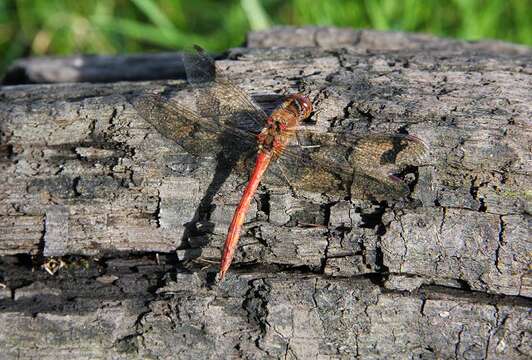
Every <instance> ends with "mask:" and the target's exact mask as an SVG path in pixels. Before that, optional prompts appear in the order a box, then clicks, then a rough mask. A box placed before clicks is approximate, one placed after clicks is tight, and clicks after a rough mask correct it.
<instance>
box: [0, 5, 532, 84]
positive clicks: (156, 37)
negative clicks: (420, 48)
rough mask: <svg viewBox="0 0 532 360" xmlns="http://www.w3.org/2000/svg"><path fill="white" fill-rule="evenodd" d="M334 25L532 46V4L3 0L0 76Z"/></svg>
mask: <svg viewBox="0 0 532 360" xmlns="http://www.w3.org/2000/svg"><path fill="white" fill-rule="evenodd" d="M274 25H335V26H349V27H353V28H372V29H379V30H388V29H392V30H405V31H416V32H427V33H432V34H436V35H440V36H447V37H456V38H462V39H469V40H476V39H486V38H491V39H501V40H506V41H512V42H516V43H522V44H527V45H532V0H351V1H349V0H308V1H306V0H227V1H216V0H90V1H89V0H86V1H85V0H0V54H1V57H0V76H1V74H2V73H3V72H4V71H5V69H6V67H7V66H8V65H9V64H10V63H11V62H12V61H13V60H14V59H16V58H19V57H24V56H30V55H45V54H46V55H48V54H51V55H67V54H73V53H93V54H94V53H96V54H114V53H125V52H146V51H161V50H173V49H181V48H183V47H185V46H189V45H190V44H192V43H198V44H201V45H202V46H203V47H205V48H207V49H208V50H211V51H219V50H223V49H226V48H228V47H231V46H238V45H241V44H242V43H243V41H244V39H245V34H246V32H247V31H249V30H261V29H265V28H268V27H270V26H274Z"/></svg>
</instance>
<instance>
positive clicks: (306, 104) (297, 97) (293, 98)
mask: <svg viewBox="0 0 532 360" xmlns="http://www.w3.org/2000/svg"><path fill="white" fill-rule="evenodd" d="M287 102H288V103H289V104H290V105H292V104H293V106H295V107H296V109H297V110H298V112H299V116H300V119H301V120H304V119H306V118H308V117H309V116H310V113H312V103H311V102H310V100H309V99H308V98H307V97H306V96H305V95H301V94H293V95H290V96H289V97H288V99H287Z"/></svg>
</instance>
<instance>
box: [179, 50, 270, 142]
mask: <svg viewBox="0 0 532 360" xmlns="http://www.w3.org/2000/svg"><path fill="white" fill-rule="evenodd" d="M183 64H184V66H185V72H186V75H187V81H188V82H189V83H190V84H191V85H192V86H194V87H195V88H196V92H197V97H196V106H197V109H198V113H199V114H200V115H201V116H206V117H211V118H212V117H215V116H216V117H218V118H219V121H221V122H229V121H230V122H231V123H232V124H233V125H234V126H238V127H240V128H247V129H249V130H250V131H256V132H258V131H260V129H261V128H262V127H263V126H264V124H265V122H266V119H267V117H268V116H267V115H266V113H265V112H264V111H263V110H262V109H261V108H260V107H259V106H258V105H256V104H255V103H254V102H253V100H252V99H251V98H250V97H249V95H248V94H246V93H245V92H244V91H243V90H242V89H241V88H240V87H238V86H237V85H235V84H234V83H233V82H232V81H231V80H230V79H229V78H228V77H227V76H226V75H224V74H223V73H222V72H221V71H219V70H218V69H216V65H215V62H214V60H213V59H212V58H211V57H210V56H208V55H207V54H206V53H205V51H204V50H203V49H202V48H200V47H199V46H195V52H190V53H185V54H184V55H183Z"/></svg>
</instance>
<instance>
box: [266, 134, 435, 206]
mask: <svg viewBox="0 0 532 360" xmlns="http://www.w3.org/2000/svg"><path fill="white" fill-rule="evenodd" d="M299 135H300V136H299V144H293V146H290V147H288V148H287V149H286V150H285V152H284V153H283V155H282V157H281V159H280V160H279V163H280V164H279V165H280V168H281V169H288V170H285V171H283V173H284V174H282V173H280V170H279V171H277V172H275V171H272V173H273V176H275V177H279V176H281V177H284V178H286V179H287V180H288V182H289V183H290V184H292V186H294V187H295V186H297V187H299V188H302V189H305V190H309V191H314V192H327V193H335V192H340V193H344V194H345V193H350V194H351V196H353V197H355V198H369V199H376V200H383V199H397V198H401V197H404V196H405V195H407V194H408V192H409V189H408V186H407V185H406V184H405V183H404V182H402V181H401V180H400V179H398V178H397V177H395V176H393V174H394V173H397V172H398V171H400V170H402V169H403V168H404V167H405V166H407V165H415V164H418V163H419V161H420V160H421V159H422V158H423V155H424V154H425V153H426V150H427V147H426V145H425V144H424V143H423V142H422V141H421V140H420V139H418V138H416V137H413V136H409V135H402V134H397V135H383V134H377V135H368V136H363V137H357V136H350V135H345V134H334V133H325V134H319V133H311V132H308V133H305V132H301V133H300V134H299Z"/></svg>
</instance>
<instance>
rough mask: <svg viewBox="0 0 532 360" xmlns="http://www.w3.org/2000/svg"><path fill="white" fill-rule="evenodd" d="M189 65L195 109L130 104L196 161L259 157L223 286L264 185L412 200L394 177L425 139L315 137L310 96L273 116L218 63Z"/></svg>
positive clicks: (223, 265) (225, 260) (152, 102)
mask: <svg viewBox="0 0 532 360" xmlns="http://www.w3.org/2000/svg"><path fill="white" fill-rule="evenodd" d="M183 64H184V67H185V73H186V77H187V82H188V86H187V89H188V90H190V91H192V94H193V96H192V97H193V98H194V99H195V100H194V102H195V106H191V105H187V104H184V103H183V101H180V100H179V99H175V98H171V99H169V98H167V97H165V96H163V95H162V94H156V93H148V92H144V93H141V94H136V95H134V96H133V97H130V98H128V101H129V102H130V104H131V105H132V106H133V107H134V109H135V110H136V111H137V113H138V114H139V115H140V116H141V117H142V118H143V119H144V120H145V121H147V122H148V123H150V124H151V125H152V126H153V127H154V128H155V129H156V130H157V131H158V132H159V133H160V134H161V135H162V136H163V137H165V138H167V139H170V140H173V141H175V142H176V143H177V144H178V145H180V146H182V147H183V148H184V149H185V150H186V151H187V152H190V153H191V154H194V155H199V156H208V155H209V154H211V155H212V153H213V152H217V151H222V152H241V151H242V152H245V151H248V150H249V149H254V152H255V161H254V166H251V169H248V168H246V167H245V166H244V169H243V171H244V172H247V173H248V174H249V172H250V175H249V181H248V183H247V186H246V187H245V189H244V191H243V194H242V197H241V200H240V203H239V204H238V206H237V208H236V210H235V212H234V215H233V218H232V221H231V223H230V225H229V229H228V231H227V237H226V240H225V243H224V249H223V253H222V257H221V262H220V270H219V273H218V277H219V279H220V280H223V279H224V277H225V274H226V273H227V271H228V269H229V267H230V265H231V262H232V260H233V257H234V255H235V251H236V248H237V243H238V240H239V238H240V234H241V231H242V226H243V224H244V221H245V216H246V213H247V211H248V209H249V207H250V204H251V201H252V200H253V197H254V195H255V193H256V191H257V189H258V186H259V184H260V183H266V184H273V185H280V184H285V185H286V184H287V183H288V184H289V185H290V187H292V188H293V189H301V190H306V191H312V192H318V193H331V194H333V193H335V194H336V193H343V194H346V195H348V196H351V197H353V198H359V199H371V200H376V201H381V200H389V199H399V198H403V197H405V196H407V195H408V194H409V187H408V185H407V184H406V183H405V182H403V181H402V180H401V179H400V178H398V177H397V176H395V175H394V174H397V173H398V172H399V171H400V170H401V169H403V168H404V167H406V166H408V165H411V164H414V163H416V162H419V161H420V159H421V158H422V157H423V156H424V154H425V153H426V152H427V145H426V144H425V143H424V142H423V141H422V140H421V139H419V138H418V137H416V136H414V135H408V134H370V135H364V136H355V135H351V134H348V133H345V132H334V131H328V132H317V131H312V130H308V129H305V126H304V125H305V122H306V121H307V120H308V119H309V118H310V117H311V116H312V114H313V113H314V109H313V104H312V101H311V100H310V99H309V97H308V96H306V95H304V94H301V93H293V94H290V95H286V96H285V97H284V98H283V99H282V101H281V102H280V104H279V106H277V107H276V108H275V109H274V110H273V111H272V112H271V113H270V115H268V114H266V112H265V111H264V110H263V109H262V108H261V107H260V106H258V105H257V104H256V102H254V100H253V99H252V97H251V96H250V95H249V94H248V93H246V92H245V91H244V90H243V89H242V88H240V87H239V86H238V85H236V84H235V82H234V81H232V80H231V78H230V77H229V76H228V75H226V74H225V73H224V72H223V71H221V70H220V69H217V67H216V63H215V61H214V60H213V59H212V58H211V57H210V56H209V55H207V54H206V52H205V51H204V50H203V49H202V48H200V47H199V46H195V51H194V52H187V53H184V54H183ZM213 139H216V141H213ZM272 164H274V166H271V165H272Z"/></svg>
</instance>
